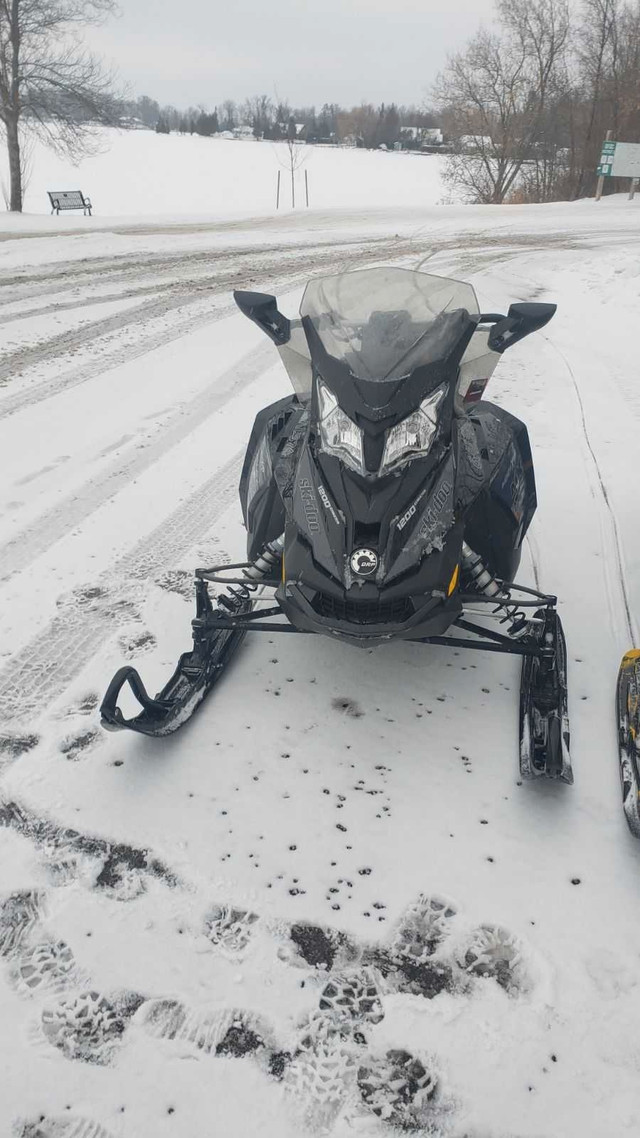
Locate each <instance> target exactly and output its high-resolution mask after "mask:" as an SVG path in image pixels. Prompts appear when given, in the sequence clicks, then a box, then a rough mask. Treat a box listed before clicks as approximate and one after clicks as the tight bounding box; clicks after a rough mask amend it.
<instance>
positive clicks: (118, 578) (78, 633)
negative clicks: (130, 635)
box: [0, 451, 244, 725]
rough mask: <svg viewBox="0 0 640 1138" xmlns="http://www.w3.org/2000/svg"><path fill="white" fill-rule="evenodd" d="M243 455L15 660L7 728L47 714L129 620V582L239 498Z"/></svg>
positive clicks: (5, 711)
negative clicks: (86, 666)
mask: <svg viewBox="0 0 640 1138" xmlns="http://www.w3.org/2000/svg"><path fill="white" fill-rule="evenodd" d="M243 457H244V451H239V452H238V453H237V454H236V455H234V457H233V458H231V459H230V460H229V461H228V462H227V463H225V465H224V466H222V467H221V468H220V469H219V470H218V471H217V472H216V473H215V474H214V475H213V476H212V477H211V478H210V479H209V480H208V481H207V482H205V483H204V485H203V486H200V487H199V488H198V489H197V490H195V491H194V492H193V494H191V495H190V496H189V497H188V498H187V499H186V501H184V502H181V503H180V505H178V506H177V507H176V509H175V510H174V511H173V513H172V514H170V515H169V517H168V518H165V519H164V520H163V521H162V522H160V524H159V525H158V526H156V528H155V529H154V530H153V531H152V532H151V533H150V534H148V535H147V536H146V537H145V538H143V539H142V540H141V541H139V542H138V543H137V544H136V545H135V546H133V548H132V549H130V550H129V552H128V553H126V554H125V555H124V556H123V557H120V558H118V560H117V561H116V562H115V563H114V564H113V565H112V566H111V567H110V568H109V569H106V570H104V572H102V573H101V574H100V575H99V576H98V577H97V579H96V580H95V581H93V582H92V584H91V587H90V588H88V589H87V590H86V591H85V592H84V593H82V592H81V591H77V592H76V594H75V595H74V596H72V598H71V601H70V603H69V604H68V605H66V606H65V607H64V608H63V610H62V612H61V614H60V616H56V617H54V618H53V620H52V621H50V623H49V624H48V625H47V627H46V628H44V629H43V630H41V631H40V632H38V634H37V635H36V636H34V637H33V639H32V640H31V642H30V643H29V644H27V645H26V647H25V648H23V649H22V650H21V651H20V652H18V653H17V654H16V655H15V656H14V657H13V658H12V659H11V660H10V661H9V663H8V664H7V666H6V667H5V668H4V669H3V670H2V672H0V722H2V724H3V725H9V724H13V723H14V722H15V723H17V722H21V721H23V720H26V719H29V718H31V717H33V716H34V715H40V714H42V712H43V711H44V710H45V709H46V707H47V706H48V704H50V703H51V702H52V701H53V700H54V699H56V698H57V697H58V696H59V695H61V694H62V692H63V691H64V690H65V689H66V688H67V687H68V686H69V684H70V683H71V682H72V680H74V679H75V677H76V676H77V675H78V673H79V672H80V671H81V670H82V668H83V667H84V666H85V665H86V664H87V663H88V662H89V660H90V659H91V658H92V656H94V655H95V653H96V652H98V651H99V649H100V648H101V647H102V646H103V645H104V643H105V640H106V639H108V638H109V637H110V636H111V635H113V633H114V632H115V630H116V629H117V627H118V625H119V624H122V623H128V622H130V621H131V619H132V615H135V605H134V602H133V599H132V595H131V593H132V590H131V588H130V587H129V583H130V582H131V581H134V582H138V583H142V582H143V581H144V580H145V579H146V578H149V577H151V576H153V575H154V574H156V573H158V572H159V571H160V570H161V569H163V568H165V567H166V566H172V565H175V564H176V562H178V561H179V560H180V558H181V557H182V556H183V555H184V554H185V553H186V552H187V551H188V550H189V549H191V548H192V546H194V545H195V544H196V543H197V542H198V541H200V540H202V538H203V537H204V536H205V535H206V534H207V533H208V532H209V531H210V529H211V526H212V525H213V524H214V523H215V522H216V521H217V520H218V518H219V517H220V516H221V515H222V514H223V513H224V511H225V510H226V509H227V508H228V507H229V506H230V505H231V503H232V501H233V500H234V498H235V496H236V493H237V486H238V481H239V478H240V470H241V467H242V460H243ZM118 582H120V583H121V587H120V590H118Z"/></svg>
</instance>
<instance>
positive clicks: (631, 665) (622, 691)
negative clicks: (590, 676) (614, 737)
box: [616, 648, 640, 838]
mask: <svg viewBox="0 0 640 1138" xmlns="http://www.w3.org/2000/svg"><path fill="white" fill-rule="evenodd" d="M616 712H617V720H618V749H619V757H620V782H621V785H622V808H623V810H624V816H625V818H626V819H627V825H628V827H629V829H630V831H631V833H632V834H633V836H634V838H640V649H638V648H633V649H631V651H630V652H625V654H624V656H623V657H622V661H621V663H620V669H619V671H618V684H617V688H616Z"/></svg>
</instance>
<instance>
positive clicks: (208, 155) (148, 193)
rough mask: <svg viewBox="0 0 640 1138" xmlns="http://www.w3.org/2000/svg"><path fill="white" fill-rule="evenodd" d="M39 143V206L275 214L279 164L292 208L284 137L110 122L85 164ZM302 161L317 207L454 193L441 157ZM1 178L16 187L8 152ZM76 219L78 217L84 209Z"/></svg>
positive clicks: (311, 151) (334, 155)
mask: <svg viewBox="0 0 640 1138" xmlns="http://www.w3.org/2000/svg"><path fill="white" fill-rule="evenodd" d="M30 145H31V150H32V157H31V159H30V163H29V165H30V167H31V170H32V174H31V176H30V177H29V178H28V181H27V191H26V194H25V203H24V208H25V211H27V212H30V213H35V214H44V213H50V208H51V207H50V203H49V199H48V197H47V191H48V190H52V191H53V190H68V189H76V190H77V189H80V190H82V192H83V193H84V194H85V196H88V197H89V198H90V199H91V202H92V203H93V211H94V214H95V215H96V216H97V217H111V216H114V217H115V216H131V215H147V216H149V215H153V214H175V213H180V214H198V213H200V214H209V215H210V214H216V215H222V216H229V215H247V214H265V213H271V212H275V208H276V188H277V177H278V172H280V175H281V190H280V209H281V211H284V210H288V209H290V208H291V169H290V160H289V152H288V148H287V144H286V143H283V142H263V141H260V142H255V141H245V140H238V139H227V138H202V137H200V136H199V135H179V134H170V135H162V134H155V132H153V131H141V130H132V131H117V130H113V129H104V128H101V129H98V130H96V131H95V135H94V137H93V142H92V151H93V153H90V154H89V155H88V156H86V157H84V158H83V159H82V160H81V161H80V162H79V163H78V164H77V165H73V164H72V163H71V161H70V160H69V159H66V158H63V157H58V156H57V155H56V153H55V152H52V151H51V150H50V149H46V148H45V147H44V146H43V144H42V143H40V142H39V141H36V140H34V141H32V142H31V144H30ZM295 159H296V164H297V166H298V168H297V170H296V174H295V194H296V204H297V205H298V207H300V206H302V205H304V203H305V172H306V174H307V181H308V186H309V200H310V204H311V205H312V206H313V207H314V208H315V209H332V208H340V209H344V208H351V207H354V208H357V209H376V208H378V207H379V206H384V205H387V204H388V203H389V202H393V203H394V205H396V206H398V207H403V206H413V205H420V206H422V205H433V204H435V203H437V202H438V201H439V200H440V199H441V198H442V197H443V193H444V191H443V187H442V184H441V176H440V175H441V169H442V159H441V158H439V157H438V156H437V155H435V156H434V155H421V154H410V153H406V152H405V153H396V152H390V153H384V152H382V151H379V150H378V151H373V150H371V151H370V150H353V149H350V148H344V149H342V148H337V147H330V146H329V147H327V146H298V147H296V151H295ZM0 183H1V184H2V185H3V186H5V187H6V186H7V185H8V175H7V167H6V158H5V157H4V155H3V156H2V157H1V158H0ZM61 217H62V215H61ZM67 217H68V218H69V217H70V218H73V219H74V220H75V221H76V222H77V221H81V219H82V217H83V214H82V211H80V212H79V213H78V212H77V211H74V212H73V213H67Z"/></svg>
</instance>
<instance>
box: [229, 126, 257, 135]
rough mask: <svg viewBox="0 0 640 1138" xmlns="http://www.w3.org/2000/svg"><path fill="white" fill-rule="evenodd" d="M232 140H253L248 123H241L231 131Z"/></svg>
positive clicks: (251, 130)
mask: <svg viewBox="0 0 640 1138" xmlns="http://www.w3.org/2000/svg"><path fill="white" fill-rule="evenodd" d="M233 137H234V138H253V137H254V133H253V127H252V126H249V124H248V123H243V124H242V126H236V127H234V130H233Z"/></svg>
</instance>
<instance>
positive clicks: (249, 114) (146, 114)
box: [126, 95, 438, 148]
mask: <svg viewBox="0 0 640 1138" xmlns="http://www.w3.org/2000/svg"><path fill="white" fill-rule="evenodd" d="M126 113H127V116H128V117H129V118H130V119H133V120H139V121H140V122H141V123H143V124H144V125H145V126H147V127H149V128H151V129H154V130H157V131H158V132H159V133H160V134H169V133H170V132H171V131H174V132H176V133H180V134H201V135H205V136H207V135H212V134H217V133H219V132H221V131H234V130H237V129H238V127H241V126H247V127H250V128H251V131H252V133H253V135H254V136H255V137H256V138H265V139H273V140H278V139H287V138H291V137H295V136H296V134H297V133H298V132H299V131H300V130H301V129H302V133H303V137H304V138H305V140H306V141H307V142H343V141H344V140H345V139H347V138H352V139H353V140H354V141H355V142H356V144H359V145H362V146H365V147H369V148H372V147H377V146H381V145H385V146H387V147H389V148H391V147H393V146H394V145H395V144H396V142H399V141H400V140H401V138H402V137H403V131H406V128H407V127H410V126H411V127H414V126H416V127H424V128H427V127H435V126H437V125H438V117H437V115H436V114H435V113H434V112H433V111H431V110H429V109H427V108H425V107H417V106H397V105H396V104H395V103H387V104H385V103H381V104H380V105H379V106H374V105H373V104H371V103H362V104H361V105H360V106H358V107H351V108H345V107H341V106H339V105H338V104H337V103H325V104H324V105H323V106H322V108H321V109H320V110H319V111H317V110H316V108H315V107H295V106H291V104H290V103H288V102H284V101H276V100H273V99H271V98H270V97H269V96H268V95H256V96H254V97H253V98H251V99H245V100H244V101H243V102H234V101H233V100H230V99H227V100H225V101H224V102H222V103H220V104H219V105H218V106H216V107H214V109H213V111H209V110H207V109H206V108H205V107H188V108H187V109H186V110H180V109H179V108H177V107H173V106H161V105H160V104H159V103H158V102H157V101H156V100H155V99H150V98H149V96H148V95H142V96H141V97H140V98H138V99H134V100H131V101H130V102H128V103H127V107H126ZM403 141H404V142H405V143H406V145H407V146H408V147H410V146H411V145H413V144H415V145H416V146H417V145H419V143H418V142H417V141H415V143H414V142H412V140H411V139H409V138H405V139H404V140H403Z"/></svg>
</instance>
